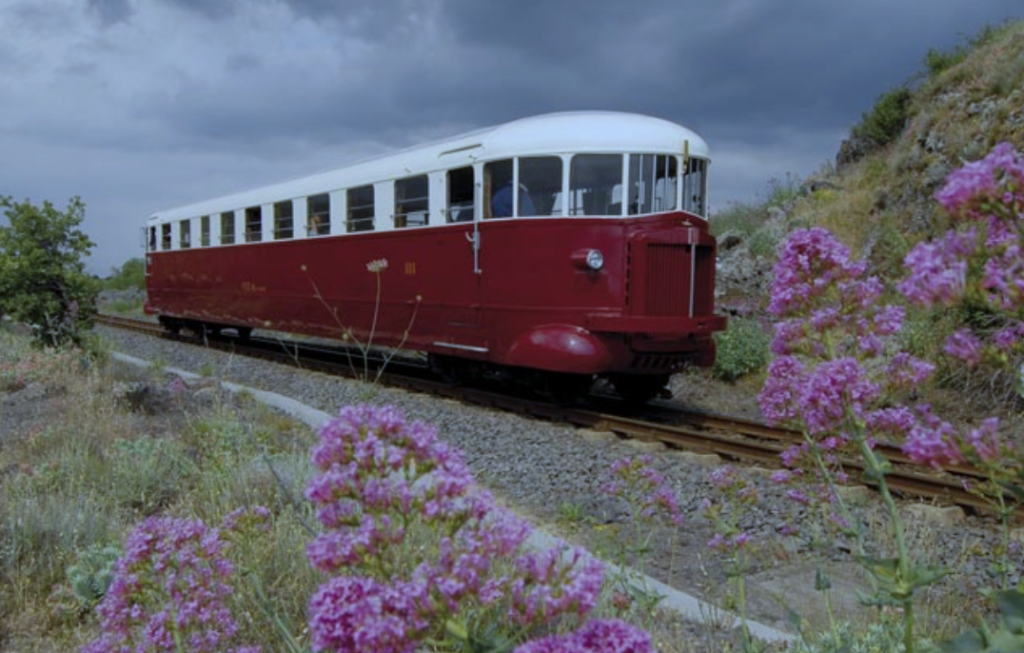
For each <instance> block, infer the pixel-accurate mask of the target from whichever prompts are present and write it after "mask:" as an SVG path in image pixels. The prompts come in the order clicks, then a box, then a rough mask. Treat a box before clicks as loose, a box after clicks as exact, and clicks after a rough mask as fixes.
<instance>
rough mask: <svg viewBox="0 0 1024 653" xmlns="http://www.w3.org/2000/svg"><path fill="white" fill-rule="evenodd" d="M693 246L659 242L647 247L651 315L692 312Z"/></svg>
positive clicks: (648, 312)
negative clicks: (691, 256)
mask: <svg viewBox="0 0 1024 653" xmlns="http://www.w3.org/2000/svg"><path fill="white" fill-rule="evenodd" d="M689 250H690V246H689V245H676V244H655V243H652V244H650V245H648V248H647V288H646V293H645V294H646V298H647V311H646V312H647V315H650V316H664V317H683V316H688V315H690V287H691V286H690V255H689Z"/></svg>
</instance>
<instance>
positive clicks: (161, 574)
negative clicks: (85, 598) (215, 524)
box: [83, 517, 252, 653]
mask: <svg viewBox="0 0 1024 653" xmlns="http://www.w3.org/2000/svg"><path fill="white" fill-rule="evenodd" d="M224 552H225V544H224V542H222V541H221V539H220V532H219V531H218V530H217V529H210V528H207V526H206V525H205V524H203V522H201V521H189V520H185V519H174V518H157V517H151V518H149V519H147V520H146V521H144V522H143V523H142V524H140V525H139V526H138V527H136V529H135V530H134V531H132V533H131V534H130V535H129V536H128V539H127V541H126V542H125V553H124V555H123V556H122V557H121V558H120V559H119V560H118V561H117V563H116V566H115V568H114V579H113V581H112V583H111V585H110V588H109V589H108V591H107V594H106V596H105V597H104V598H103V601H102V602H101V603H100V605H99V607H98V608H97V610H98V612H99V613H100V615H101V616H102V618H103V621H102V623H101V625H100V629H101V635H100V637H99V638H98V639H97V640H95V641H94V642H92V643H91V644H89V645H88V646H86V647H85V648H84V649H83V651H87V652H88V653H101V652H104V653H105V652H108V651H111V652H112V651H122V650H138V651H154V652H155V651H167V652H168V653H170V652H172V651H177V650H178V647H177V645H176V643H175V638H176V637H177V638H180V639H181V640H182V641H185V642H188V648H189V650H190V651H196V652H198V653H202V652H204V651H209V652H214V651H225V650H232V651H233V650H236V649H233V648H231V646H230V645H231V643H232V639H233V638H234V636H235V633H236V632H237V630H238V628H237V626H236V624H235V620H234V618H233V617H232V615H231V612H230V610H229V609H228V607H227V603H226V601H227V598H228V596H229V595H230V594H231V592H232V589H231V586H230V585H229V584H228V583H229V581H230V579H231V576H232V573H233V566H232V564H231V562H230V561H228V560H227V558H226V557H224ZM238 650H252V649H251V648H244V649H238Z"/></svg>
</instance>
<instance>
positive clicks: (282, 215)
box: [274, 200, 295, 240]
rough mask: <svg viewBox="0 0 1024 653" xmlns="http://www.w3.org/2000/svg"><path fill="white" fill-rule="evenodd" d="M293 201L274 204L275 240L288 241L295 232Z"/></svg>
mask: <svg viewBox="0 0 1024 653" xmlns="http://www.w3.org/2000/svg"><path fill="white" fill-rule="evenodd" d="M293 211H294V207H293V206H292V201H291V200H288V201H287V202H277V203H276V204H274V240H287V239H289V238H291V237H292V235H293V234H294V231H295V219H294V213H293Z"/></svg>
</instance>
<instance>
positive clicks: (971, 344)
mask: <svg viewBox="0 0 1024 653" xmlns="http://www.w3.org/2000/svg"><path fill="white" fill-rule="evenodd" d="M981 346H982V345H981V340H979V339H978V337H977V336H976V335H974V334H973V333H971V332H970V331H968V330H967V329H960V330H959V331H956V332H955V333H953V335H951V336H949V339H947V340H946V346H945V347H944V348H943V351H945V352H946V353H947V354H949V355H950V356H955V357H957V358H959V359H960V360H962V361H964V362H965V363H967V364H968V365H971V366H974V365H977V364H978V363H980V362H981Z"/></svg>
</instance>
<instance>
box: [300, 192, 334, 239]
mask: <svg viewBox="0 0 1024 653" xmlns="http://www.w3.org/2000/svg"><path fill="white" fill-rule="evenodd" d="M329 233H331V196H330V195H328V194H327V193H324V194H323V195H311V196H310V197H307V198H306V235H307V236H326V235H327V234H329Z"/></svg>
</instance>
